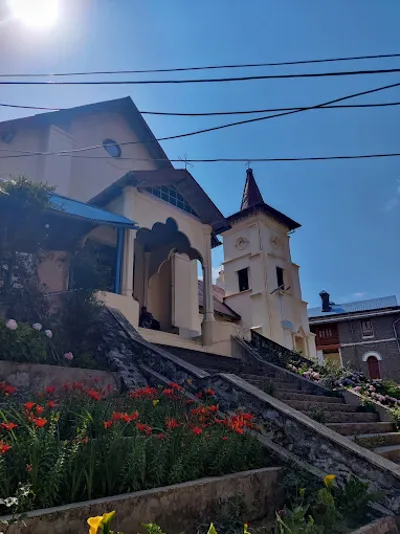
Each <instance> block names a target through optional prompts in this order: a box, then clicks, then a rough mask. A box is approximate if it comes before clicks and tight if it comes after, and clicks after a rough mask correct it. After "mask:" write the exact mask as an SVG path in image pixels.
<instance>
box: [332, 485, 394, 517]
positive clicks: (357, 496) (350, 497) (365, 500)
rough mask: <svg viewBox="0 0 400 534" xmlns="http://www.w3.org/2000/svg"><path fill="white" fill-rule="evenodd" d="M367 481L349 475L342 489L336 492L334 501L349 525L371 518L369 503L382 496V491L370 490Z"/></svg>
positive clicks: (380, 498)
mask: <svg viewBox="0 0 400 534" xmlns="http://www.w3.org/2000/svg"><path fill="white" fill-rule="evenodd" d="M369 487H370V485H369V484H368V482H362V481H361V480H360V479H359V478H357V477H355V476H351V477H350V478H349V480H348V481H347V483H346V485H345V486H344V488H343V489H341V490H339V491H338V492H337V496H336V501H337V507H338V510H339V511H340V513H341V514H342V516H343V517H344V518H346V522H347V524H348V525H349V526H358V525H360V524H362V523H365V522H366V520H367V519H368V518H372V517H373V514H372V510H371V508H370V507H369V505H370V504H371V503H373V502H379V501H380V500H382V498H383V497H384V495H385V494H384V492H370V491H369Z"/></svg>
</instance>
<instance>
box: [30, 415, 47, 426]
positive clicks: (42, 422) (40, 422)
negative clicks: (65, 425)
mask: <svg viewBox="0 0 400 534" xmlns="http://www.w3.org/2000/svg"><path fill="white" fill-rule="evenodd" d="M33 422H34V423H35V425H36V426H37V427H38V428H43V427H44V425H45V424H46V423H47V419H45V418H44V417H34V419H33Z"/></svg>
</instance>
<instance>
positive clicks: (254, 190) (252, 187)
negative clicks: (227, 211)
mask: <svg viewBox="0 0 400 534" xmlns="http://www.w3.org/2000/svg"><path fill="white" fill-rule="evenodd" d="M260 203H264V199H263V197H262V194H261V193H260V190H259V189H258V185H257V182H256V181H255V179H254V176H253V169H247V171H246V183H245V186H244V191H243V197H242V204H241V206H240V211H242V210H245V209H247V208H250V207H252V206H255V205H256V204H260Z"/></svg>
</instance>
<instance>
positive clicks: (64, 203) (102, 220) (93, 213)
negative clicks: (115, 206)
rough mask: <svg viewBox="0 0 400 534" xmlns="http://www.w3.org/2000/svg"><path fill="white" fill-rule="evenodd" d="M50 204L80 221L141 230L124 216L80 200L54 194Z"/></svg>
mask: <svg viewBox="0 0 400 534" xmlns="http://www.w3.org/2000/svg"><path fill="white" fill-rule="evenodd" d="M50 203H51V205H52V207H53V208H54V209H55V210H57V211H61V212H64V213H66V214H68V215H71V216H72V217H77V218H79V219H86V220H89V221H92V222H93V223H97V224H102V225H106V226H119V227H123V228H132V229H135V230H137V229H138V228H139V227H138V226H137V224H136V223H135V222H134V221H131V220H130V219H128V218H127V217H124V216H123V215H117V214H116V213H111V212H110V211H107V210H104V209H102V208H98V207H97V206H92V205H91V204H85V202H80V201H79V200H73V199H72V198H67V197H62V196H60V195H56V194H52V195H51V197H50Z"/></svg>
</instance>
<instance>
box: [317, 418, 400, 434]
mask: <svg viewBox="0 0 400 534" xmlns="http://www.w3.org/2000/svg"><path fill="white" fill-rule="evenodd" d="M326 426H327V427H328V428H330V429H332V430H334V431H335V432H339V434H342V436H354V435H355V434H357V435H363V434H383V433H385V432H394V431H395V426H394V424H393V423H386V422H381V421H376V422H357V423H356V422H337V423H328V424H327V425H326Z"/></svg>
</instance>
